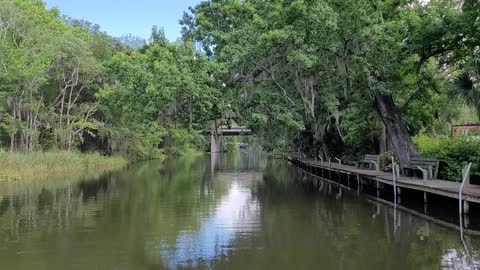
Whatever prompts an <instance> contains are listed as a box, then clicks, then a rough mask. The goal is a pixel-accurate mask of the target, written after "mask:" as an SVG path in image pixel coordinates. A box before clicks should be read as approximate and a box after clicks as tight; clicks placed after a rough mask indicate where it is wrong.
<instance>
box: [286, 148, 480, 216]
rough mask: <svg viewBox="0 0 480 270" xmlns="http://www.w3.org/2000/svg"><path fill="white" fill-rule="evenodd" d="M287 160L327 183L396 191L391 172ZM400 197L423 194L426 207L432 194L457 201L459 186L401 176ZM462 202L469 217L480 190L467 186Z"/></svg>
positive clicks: (293, 159)
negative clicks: (410, 192) (342, 182)
mask: <svg viewBox="0 0 480 270" xmlns="http://www.w3.org/2000/svg"><path fill="white" fill-rule="evenodd" d="M285 158H286V159H287V160H288V161H289V162H291V163H292V164H294V165H295V166H297V167H299V168H301V169H303V170H305V171H307V172H309V173H311V174H313V175H316V176H320V177H322V178H325V179H328V180H338V181H340V180H342V179H346V181H349V182H357V183H358V185H359V186H361V185H370V186H373V187H376V188H377V189H379V188H380V186H381V185H387V186H390V187H391V188H392V189H393V186H394V182H393V174H392V173H391V172H383V171H375V170H366V169H359V168H357V167H353V166H348V165H340V164H338V163H333V162H332V163H328V162H324V163H323V164H322V162H320V161H315V160H309V159H303V158H298V157H294V156H288V155H287V156H285ZM395 185H396V187H397V190H398V194H401V191H402V189H408V190H414V191H419V192H423V193H424V200H425V203H427V200H428V199H427V197H428V195H429V194H434V195H438V196H443V197H447V198H452V199H456V200H458V199H459V197H458V193H459V190H460V185H461V184H460V183H457V182H451V181H445V180H438V179H435V180H427V181H423V179H420V178H415V177H406V176H400V179H397V181H396V183H395ZM462 199H463V201H464V204H465V206H464V208H465V210H466V211H465V213H468V208H469V207H468V204H469V203H475V204H480V186H474V185H466V186H464V188H463V195H462Z"/></svg>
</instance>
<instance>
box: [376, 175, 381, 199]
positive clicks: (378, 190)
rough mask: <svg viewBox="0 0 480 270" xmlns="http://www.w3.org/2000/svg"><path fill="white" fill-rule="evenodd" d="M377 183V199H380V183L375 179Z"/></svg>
mask: <svg viewBox="0 0 480 270" xmlns="http://www.w3.org/2000/svg"><path fill="white" fill-rule="evenodd" d="M375 181H376V182H377V184H376V186H377V197H380V183H379V182H378V180H376V179H375Z"/></svg>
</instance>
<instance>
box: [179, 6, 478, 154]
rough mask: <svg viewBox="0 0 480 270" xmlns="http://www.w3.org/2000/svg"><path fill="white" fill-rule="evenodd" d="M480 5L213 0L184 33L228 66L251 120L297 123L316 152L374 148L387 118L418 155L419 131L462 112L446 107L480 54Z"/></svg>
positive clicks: (398, 145) (404, 145) (398, 144)
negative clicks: (460, 74)
mask: <svg viewBox="0 0 480 270" xmlns="http://www.w3.org/2000/svg"><path fill="white" fill-rule="evenodd" d="M479 8H480V7H479V4H478V2H477V1H462V2H459V1H453V0H432V1H429V2H419V1H407V0H405V1H398V0H392V1H385V0H378V1H356V0H355V1H354V0H352V1H349V0H347V1H344V0H342V1H340V0H325V1H308V0H277V1H256V0H250V1H235V0H231V1H215V0H212V1H204V2H202V3H201V4H199V5H198V6H197V7H195V8H192V9H191V10H190V11H191V12H190V13H186V14H185V16H184V19H183V20H182V23H183V24H184V25H185V27H184V35H185V36H186V37H193V38H194V39H196V40H197V41H198V42H201V43H202V44H203V46H204V50H205V51H206V53H207V55H209V56H210V57H211V59H212V60H214V61H217V62H219V63H221V64H222V65H225V67H226V70H228V73H226V74H225V76H226V79H228V81H229V83H230V87H231V88H232V89H235V90H234V91H237V93H236V96H237V97H241V99H238V101H239V104H238V106H239V107H240V108H242V109H241V111H242V112H244V113H245V115H244V117H245V119H247V120H248V121H250V122H252V125H257V126H259V129H263V130H265V132H268V130H270V132H271V134H269V137H270V136H274V133H276V134H275V135H277V136H278V135H280V136H282V135H281V134H285V135H286V136H289V135H291V134H292V133H291V132H289V130H290V131H291V130H294V129H296V130H297V131H298V132H297V134H295V133H293V136H294V137H303V138H307V139H306V143H307V144H308V146H310V147H311V146H314V147H313V148H310V149H311V150H312V151H317V150H318V149H319V148H320V149H322V150H323V152H324V153H328V152H330V151H335V150H340V151H342V150H344V149H345V147H340V148H339V149H328V148H334V147H338V146H342V145H343V146H353V147H358V146H359V145H361V146H367V148H368V146H372V145H375V143H374V142H375V141H377V140H378V139H379V138H381V137H382V136H381V133H382V126H383V125H384V126H385V127H386V130H387V134H388V138H389V140H388V141H389V143H390V144H391V145H392V146H393V148H394V149H395V150H396V152H397V155H398V156H399V159H400V160H407V159H408V158H409V156H411V155H415V154H416V149H415V146H414V144H413V142H412V140H411V135H413V134H416V133H418V132H421V131H425V130H430V131H432V129H434V130H433V131H436V130H435V129H436V128H438V127H435V126H433V125H432V124H433V123H435V122H436V121H434V120H437V119H439V118H442V117H443V119H440V120H441V121H440V122H445V121H450V120H451V117H452V115H454V113H453V112H451V113H450V114H442V113H441V112H443V111H444V110H445V107H447V106H448V105H449V104H447V103H448V99H447V98H444V97H445V93H446V92H447V90H448V88H449V87H450V80H451V79H452V78H453V76H455V72H457V71H458V70H460V69H463V68H464V67H465V62H466V61H467V60H466V59H470V58H472V57H478V54H479V48H478V46H479V39H478V38H479V31H480V27H479V26H480V20H479V17H478V16H479V14H480V12H479V11H480V10H479ZM456 107H460V106H456ZM244 109H246V110H244ZM260 126H261V127H260ZM272 126H273V127H274V128H272ZM279 128H280V129H286V130H285V131H284V132H279ZM278 133H280V134H278ZM299 133H303V134H302V135H301V136H299ZM308 137H310V138H308ZM287 140H289V139H287ZM290 141H292V140H291V139H290ZM304 141H305V139H304ZM368 141H370V142H371V143H367V142H368ZM312 143H313V144H312ZM297 144H298V141H297ZM316 144H317V146H315V145H316ZM306 150H308V149H306ZM364 150H366V151H369V150H370V151H371V150H372V149H364Z"/></svg>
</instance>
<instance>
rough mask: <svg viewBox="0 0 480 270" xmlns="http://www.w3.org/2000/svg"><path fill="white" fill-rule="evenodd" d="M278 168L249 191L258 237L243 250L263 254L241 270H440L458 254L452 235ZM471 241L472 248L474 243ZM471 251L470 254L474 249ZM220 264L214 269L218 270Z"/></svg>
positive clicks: (272, 165) (273, 167)
mask: <svg viewBox="0 0 480 270" xmlns="http://www.w3.org/2000/svg"><path fill="white" fill-rule="evenodd" d="M281 163H282V161H280V163H279V162H277V161H272V162H269V163H268V164H267V166H266V169H265V171H264V182H263V183H261V184H259V185H258V186H257V187H256V188H255V193H256V196H257V198H258V199H259V200H260V202H261V204H262V211H261V213H262V215H263V219H264V220H265V224H264V231H265V232H264V234H265V236H263V237H259V238H258V239H256V240H255V242H254V243H253V244H252V243H250V245H253V246H256V247H265V248H262V249H261V250H262V251H263V250H265V251H266V252H267V253H265V254H259V255H258V256H255V258H256V259H257V260H252V259H249V260H248V261H247V264H246V265H244V267H245V268H249V266H257V265H262V264H265V262H263V261H262V259H261V258H262V257H269V256H272V257H274V256H276V255H275V254H286V255H285V256H286V257H287V258H288V259H286V260H285V261H282V260H279V261H272V262H271V263H270V264H269V265H268V267H269V268H271V269H275V268H288V265H289V264H291V267H292V268H294V267H295V266H298V265H315V263H316V262H321V266H322V268H324V269H442V267H444V260H443V259H444V254H445V253H446V252H447V253H448V254H452V253H451V252H449V251H448V250H455V251H456V253H455V254H457V255H458V254H462V250H463V245H462V243H461V241H460V237H459V236H460V235H459V233H458V232H457V231H454V230H451V229H448V228H443V227H440V226H437V225H434V224H431V223H429V222H427V221H424V220H422V219H419V218H417V217H415V216H412V215H410V214H407V213H404V212H402V211H399V210H395V209H393V208H391V207H388V206H385V205H383V204H380V203H378V202H373V201H368V200H365V198H363V197H361V196H360V197H359V196H357V195H356V194H355V193H354V192H353V193H352V192H348V191H345V190H344V191H341V190H340V189H339V188H338V186H337V185H336V184H330V183H328V182H323V181H319V180H318V179H316V178H312V177H309V176H307V177H305V176H304V175H302V174H301V173H298V170H297V169H295V168H293V170H291V169H290V168H289V167H288V166H284V165H283V164H281ZM292 171H293V172H292ZM312 209H313V210H312ZM292 220H293V221H292ZM267 236H268V237H267ZM266 239H268V241H266ZM471 240H472V241H471V242H472V243H476V244H478V243H479V239H478V238H473V237H472V239H471ZM287 243H288V244H287ZM286 245H290V246H291V247H290V248H286V247H285V246H286ZM472 250H476V252H472V253H473V254H476V253H477V251H478V248H472ZM287 253H288V255H287ZM280 256H281V255H280ZM257 257H258V258H257ZM474 257H476V256H474ZM442 258H443V259H442ZM242 259H243V260H245V259H246V258H242V257H241V255H239V256H233V257H228V260H229V262H228V265H232V264H233V265H235V261H237V260H238V261H241V260H242ZM226 264H227V262H218V267H219V268H222V266H225V265H226ZM286 265H287V267H286ZM468 265H469V266H470V268H464V269H477V268H474V267H471V266H472V265H475V263H473V262H470V264H468ZM463 266H465V265H463ZM256 268H259V267H256ZM445 269H449V268H445ZM452 269H462V268H458V267H457V268H452Z"/></svg>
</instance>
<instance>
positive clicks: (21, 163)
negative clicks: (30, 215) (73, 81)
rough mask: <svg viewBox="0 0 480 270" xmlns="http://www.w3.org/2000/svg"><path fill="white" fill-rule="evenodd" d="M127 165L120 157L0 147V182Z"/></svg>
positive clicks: (103, 169) (110, 168) (105, 169)
mask: <svg viewBox="0 0 480 270" xmlns="http://www.w3.org/2000/svg"><path fill="white" fill-rule="evenodd" d="M127 164H128V160H127V159H125V158H124V157H122V156H103V155H101V154H99V153H80V152H76V151H48V152H31V153H26V154H25V153H16V152H13V153H11V152H6V151H3V150H0V182H2V181H16V180H30V179H34V178H46V177H56V176H62V175H66V174H70V173H75V174H76V173H83V172H85V173H87V172H90V171H92V170H95V171H96V172H99V171H102V172H108V171H113V170H116V169H121V168H123V167H124V166H126V165H127Z"/></svg>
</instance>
